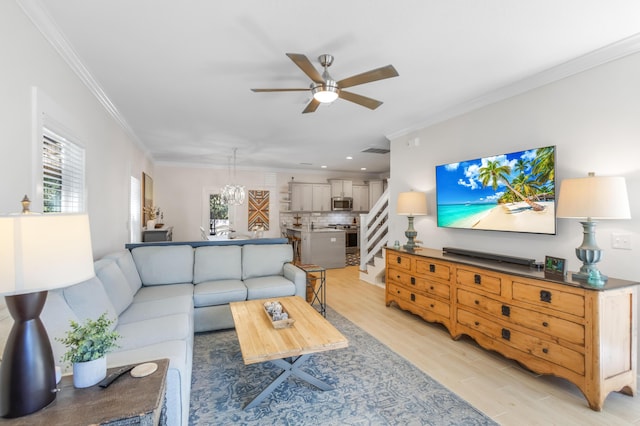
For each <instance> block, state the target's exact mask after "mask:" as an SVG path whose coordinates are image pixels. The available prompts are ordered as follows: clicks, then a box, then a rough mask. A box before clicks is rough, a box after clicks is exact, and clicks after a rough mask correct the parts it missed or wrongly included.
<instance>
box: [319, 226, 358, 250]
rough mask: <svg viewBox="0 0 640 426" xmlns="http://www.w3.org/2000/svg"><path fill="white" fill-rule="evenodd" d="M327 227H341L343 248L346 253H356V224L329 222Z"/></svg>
mask: <svg viewBox="0 0 640 426" xmlns="http://www.w3.org/2000/svg"><path fill="white" fill-rule="evenodd" d="M327 226H328V227H329V228H333V229H343V230H344V240H345V249H346V253H347V254H352V253H358V251H359V250H360V228H359V227H358V225H343V224H331V223H330V224H329V225H327Z"/></svg>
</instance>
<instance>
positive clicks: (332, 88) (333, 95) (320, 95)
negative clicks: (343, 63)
mask: <svg viewBox="0 0 640 426" xmlns="http://www.w3.org/2000/svg"><path fill="white" fill-rule="evenodd" d="M339 91H340V89H338V83H336V82H335V81H334V80H326V81H325V83H324V84H315V83H314V84H312V85H311V93H313V98H314V99H315V100H316V101H318V102H320V103H323V104H330V103H331V102H333V101H335V100H336V99H338V93H339Z"/></svg>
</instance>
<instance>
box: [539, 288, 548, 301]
mask: <svg viewBox="0 0 640 426" xmlns="http://www.w3.org/2000/svg"><path fill="white" fill-rule="evenodd" d="M540 301H541V302H546V303H551V292H550V291H547V290H540Z"/></svg>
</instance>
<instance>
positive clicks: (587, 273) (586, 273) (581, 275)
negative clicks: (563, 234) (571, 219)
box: [571, 220, 607, 287]
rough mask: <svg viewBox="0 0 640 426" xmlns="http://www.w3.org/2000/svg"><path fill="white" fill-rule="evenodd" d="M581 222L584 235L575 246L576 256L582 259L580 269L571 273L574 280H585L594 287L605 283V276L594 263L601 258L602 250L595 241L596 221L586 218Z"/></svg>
mask: <svg viewBox="0 0 640 426" xmlns="http://www.w3.org/2000/svg"><path fill="white" fill-rule="evenodd" d="M580 223H581V224H582V228H583V233H584V237H583V240H582V245H580V247H576V257H577V258H578V259H580V260H581V261H582V266H581V267H580V270H579V271H578V272H576V273H574V274H572V275H571V278H573V279H574V280H576V281H586V282H587V284H589V285H592V286H594V287H602V286H604V285H605V284H606V283H607V276H606V275H604V274H602V273H600V271H599V270H598V267H597V266H596V263H598V262H600V259H601V258H602V250H600V248H599V247H598V244H597V243H596V232H595V227H596V222H593V221H592V220H587V221H586V222H580Z"/></svg>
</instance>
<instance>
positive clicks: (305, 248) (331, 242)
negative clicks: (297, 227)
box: [301, 229, 346, 269]
mask: <svg viewBox="0 0 640 426" xmlns="http://www.w3.org/2000/svg"><path fill="white" fill-rule="evenodd" d="M301 236H302V253H301V255H302V263H311V264H314V265H320V266H322V267H323V268H326V269H331V268H344V266H345V264H346V247H345V233H344V231H343V230H336V229H327V230H314V231H302V232H301Z"/></svg>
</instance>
